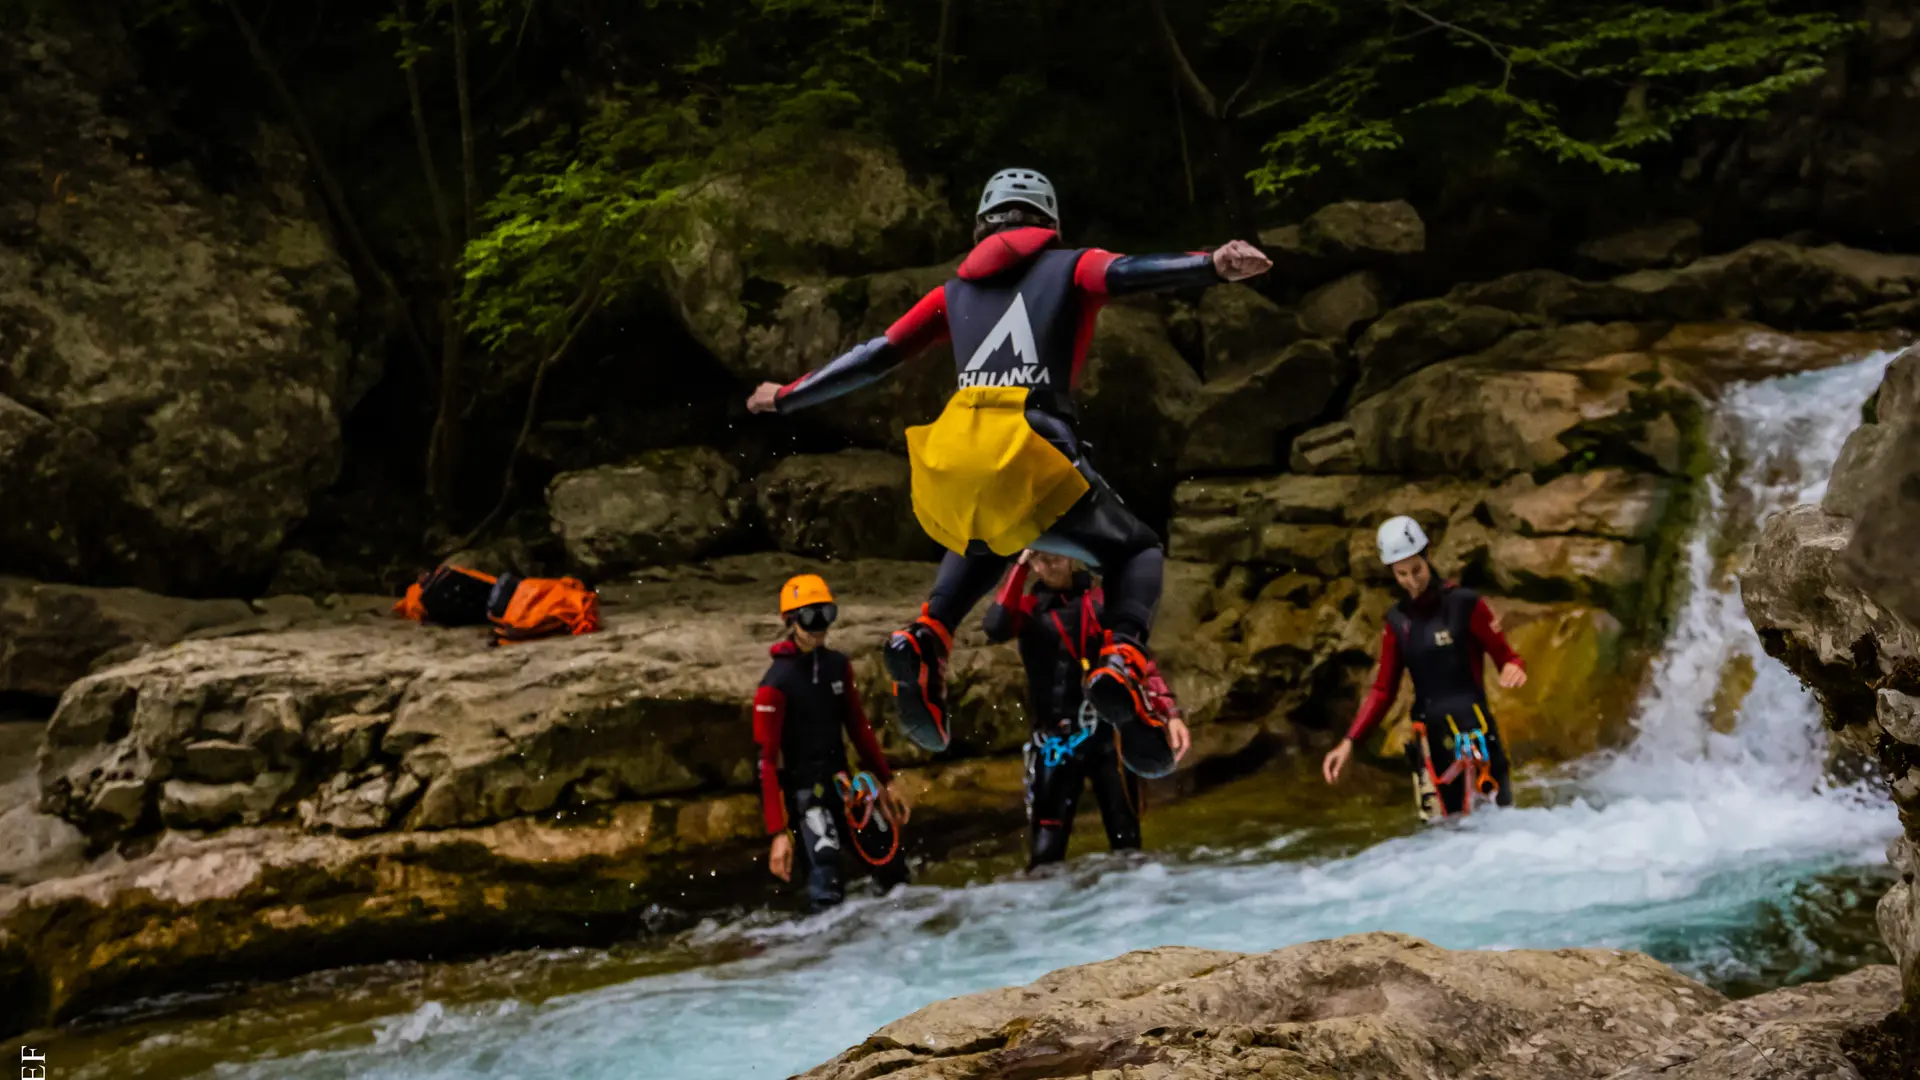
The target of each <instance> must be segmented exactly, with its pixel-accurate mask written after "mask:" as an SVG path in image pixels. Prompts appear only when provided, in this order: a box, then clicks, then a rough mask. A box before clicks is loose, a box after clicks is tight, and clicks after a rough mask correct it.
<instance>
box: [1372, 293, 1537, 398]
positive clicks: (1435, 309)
mask: <svg viewBox="0 0 1920 1080" xmlns="http://www.w3.org/2000/svg"><path fill="white" fill-rule="evenodd" d="M1527 325H1529V323H1528V321H1527V320H1526V319H1524V318H1522V317H1520V316H1518V315H1515V314H1514V313H1512V312H1510V311H1503V310H1501V309H1499V308H1494V307H1487V306H1484V305H1463V304H1457V303H1454V302H1453V301H1451V300H1416V301H1414V302H1413V303H1411V304H1407V305H1405V306H1404V307H1397V308H1394V309H1393V310H1392V311H1389V312H1387V313H1386V315H1384V316H1382V317H1381V319H1380V321H1379V322H1376V323H1374V324H1373V325H1372V326H1369V327H1367V331H1366V333H1364V334H1361V335H1360V340H1359V341H1358V342H1357V343H1355V345H1354V347H1353V353H1354V356H1355V357H1356V358H1357V359H1358V360H1359V366H1360V382H1359V385H1357V386H1355V387H1354V390H1353V397H1354V400H1356V401H1364V400H1365V399H1367V398H1370V397H1372V396H1373V395H1375V394H1378V393H1380V392H1381V391H1383V390H1385V389H1387V388H1388V387H1390V386H1392V385H1393V384H1394V383H1397V382H1399V381H1400V380H1401V379H1404V378H1406V377H1407V376H1408V375H1411V374H1413V373H1414V372H1416V371H1419V370H1420V369H1421V368H1424V367H1426V366H1428V365H1429V364H1434V363H1438V362H1439V361H1441V360H1446V359H1448V358H1450V357H1455V356H1465V355H1467V354H1469V353H1477V352H1480V351H1481V350H1483V349H1485V348H1487V347H1489V346H1491V345H1492V344H1494V343H1495V342H1497V341H1499V340H1500V339H1501V338H1503V337H1506V336H1507V335H1508V334H1511V333H1513V332H1514V331H1515V330H1519V329H1521V328H1523V327H1525V326H1527Z"/></svg>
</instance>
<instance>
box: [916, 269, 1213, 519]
mask: <svg viewBox="0 0 1920 1080" xmlns="http://www.w3.org/2000/svg"><path fill="white" fill-rule="evenodd" d="M949 377H950V376H949ZM1077 396H1078V398H1079V403H1080V417H1081V420H1080V424H1079V428H1080V434H1081V436H1082V437H1083V438H1085V439H1086V441H1087V442H1088V443H1089V444H1090V445H1091V446H1092V447H1093V450H1092V453H1091V456H1092V457H1093V460H1094V463H1095V466H1096V467H1097V468H1098V469H1099V470H1100V474H1101V475H1102V476H1104V477H1105V478H1106V479H1107V482H1108V483H1110V484H1112V485H1113V486H1114V488H1115V489H1116V490H1117V491H1119V492H1120V495H1121V497H1122V498H1125V499H1126V500H1127V501H1128V502H1129V503H1131V504H1133V506H1134V510H1135V512H1136V513H1140V514H1143V515H1144V516H1146V517H1147V518H1148V519H1149V520H1153V519H1157V518H1159V517H1161V516H1162V515H1163V514H1164V513H1165V509H1164V507H1165V505H1166V501H1167V498H1168V496H1169V493H1170V492H1171V491H1172V489H1173V481H1174V478H1175V475H1176V474H1175V472H1174V466H1175V464H1176V463H1177V462H1178V461H1179V459H1180V453H1181V450H1182V449H1183V448H1184V447H1185V445H1186V443H1187V429H1188V425H1189V424H1191V423H1192V421H1193V416H1194V411H1195V409H1196V408H1198V403H1199V400H1200V396H1201V389H1200V377H1199V376H1198V375H1196V374H1194V370H1193V367H1192V366H1191V365H1189V364H1188V363H1187V361H1186V358H1185V357H1183V356H1181V355H1180V353H1179V351H1178V350H1176V349H1175V348H1174V347H1173V342H1172V341H1171V340H1169V338H1168V336H1167V326H1166V323H1165V321H1164V320H1162V319H1161V317H1160V315H1159V313H1158V312H1156V311H1154V310H1152V309H1150V308H1147V307H1144V306H1143V307H1134V306H1128V305H1116V306H1114V307H1110V308H1108V309H1106V310H1105V311H1103V312H1101V314H1100V322H1099V324H1098V326H1097V327H1096V328H1095V330H1094V335H1093V342H1092V344H1091V345H1090V346H1089V347H1088V350H1087V367H1086V371H1085V372H1084V373H1083V374H1082V375H1081V378H1080V393H1079V394H1078V395H1077Z"/></svg>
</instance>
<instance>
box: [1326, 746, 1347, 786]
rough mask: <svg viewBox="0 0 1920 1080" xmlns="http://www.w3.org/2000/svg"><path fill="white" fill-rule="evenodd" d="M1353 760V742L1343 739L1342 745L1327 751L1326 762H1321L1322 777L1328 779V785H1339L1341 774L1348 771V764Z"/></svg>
mask: <svg viewBox="0 0 1920 1080" xmlns="http://www.w3.org/2000/svg"><path fill="white" fill-rule="evenodd" d="M1352 759H1353V740H1352V739H1341V740H1340V745H1339V746H1336V747H1334V748H1333V749H1331V750H1329V751H1327V756H1326V758H1325V760H1323V761H1321V762H1320V775H1322V776H1324V777H1326V778H1327V783H1329V784H1337V783H1339V782H1340V774H1341V773H1343V772H1345V771H1346V768H1347V762H1348V761H1351V760H1352Z"/></svg>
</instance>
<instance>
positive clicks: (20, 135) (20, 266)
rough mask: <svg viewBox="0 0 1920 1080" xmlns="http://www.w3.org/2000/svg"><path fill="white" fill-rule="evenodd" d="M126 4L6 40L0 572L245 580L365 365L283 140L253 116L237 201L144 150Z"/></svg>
mask: <svg viewBox="0 0 1920 1080" xmlns="http://www.w3.org/2000/svg"><path fill="white" fill-rule="evenodd" d="M119 20H120V13H119V12H118V11H117V10H115V9H114V8H113V7H112V6H110V5H100V6H98V9H97V10H95V11H93V12H91V16H89V15H88V14H82V13H78V12H72V11H69V10H68V9H67V8H65V7H62V8H60V9H58V10H57V11H56V10H55V9H48V10H47V13H46V14H45V16H44V18H42V19H41V20H40V21H37V22H34V23H32V24H30V25H29V26H27V27H26V28H24V29H21V30H20V31H19V32H18V33H14V32H9V34H8V35H7V39H6V41H5V43H4V44H0V70H4V71H5V73H6V79H5V86H6V89H5V91H4V92H0V112H4V113H5V114H6V115H7V116H8V117H9V118H10V119H9V122H8V123H7V124H6V125H5V128H4V130H3V131H0V237H4V239H0V342H4V343H5V345H4V349H3V350H0V388H3V389H4V392H3V393H0V451H4V452H5V456H6V457H7V459H8V460H7V462H6V464H4V465H0V569H5V570H8V571H11V572H16V573H27V574H31V575H33V576H36V577H46V578H64V579H69V580H71V579H76V578H84V579H85V580H89V581H94V582H103V581H117V582H123V583H127V584H135V585H141V586H143V587H147V588H152V589H157V590H169V589H173V590H182V591H197V590H208V589H212V588H215V587H218V586H221V585H227V584H231V583H236V582H248V581H255V580H259V579H262V578H264V576H265V575H266V574H267V573H269V572H270V571H271V570H272V568H273V565H274V558H275V554H276V552H277V551H278V549H279V547H280V545H281V542H282V540H283V539H284V537H285V536H286V534H287V531H288V530H289V529H290V528H291V527H293V526H294V525H295V524H297V523H298V522H299V521H300V520H301V519H302V518H303V517H304V516H305V515H306V513H307V508H308V500H309V497H310V496H311V495H312V494H313V493H314V492H315V491H317V490H319V489H320V488H322V487H324V486H326V485H327V484H329V483H331V482H332V481H333V479H334V477H335V474H336V473H337V471H338V468H339V463H340V455H341V436H340V416H341V414H342V413H343V412H344V411H345V410H346V409H347V408H348V407H350V406H351V405H352V404H353V403H354V402H355V401H356V400H357V399H358V397H359V395H361V394H362V393H364V392H365V390H366V389H367V388H368V386H370V385H371V382H372V381H373V379H374V378H375V377H377V370H376V369H375V368H374V367H372V366H371V365H369V364H368V363H366V362H364V361H362V360H361V359H360V358H358V357H356V355H355V352H354V350H353V348H352V346H351V345H349V343H348V335H349V333H350V332H351V330H352V326H351V322H352V320H353V318H354V316H355V311H356V309H357V290H356V287H355V285H354V280H353V277H352V275H351V274H350V273H349V272H348V269H347V267H346V265H345V263H344V262H343V261H342V259H341V258H340V256H339V254H338V253H337V252H336V251H335V250H334V245H333V241H332V239H331V237H330V236H329V234H328V231H327V228H326V226H325V225H324V224H323V223H322V222H323V217H322V215H321V214H320V213H319V212H318V209H317V208H316V207H315V206H312V205H309V203H308V198H307V192H308V185H307V183H306V180H305V171H304V166H303V163H302V161H301V159H300V156H299V154H298V153H297V152H295V151H294V150H292V149H291V148H290V147H291V144H290V139H289V137H288V136H286V135H285V134H284V133H282V132H278V131H276V130H272V129H262V130H261V131H260V132H258V134H257V137H256V138H255V140H254V142H253V143H252V145H251V146H249V147H248V148H247V151H248V152H249V153H250V154H251V155H252V157H253V160H254V162H255V163H256V165H257V167H258V170H259V176H260V183H259V184H258V185H256V186H253V187H250V188H247V189H244V190H242V191H240V192H238V193H236V194H234V195H222V194H219V193H216V192H214V191H212V190H210V189H209V188H208V186H207V185H206V184H205V183H203V182H202V180H201V179H200V177H199V176H198V175H197V174H196V173H195V172H194V170H193V168H192V167H191V166H189V165H185V164H179V165H173V166H168V167H165V168H161V167H156V166H154V165H152V164H150V163H149V161H148V158H149V157H150V156H153V155H150V154H149V153H148V151H149V150H150V149H151V148H152V147H153V146H154V145H156V144H159V143H163V142H164V141H166V140H168V139H170V138H171V137H172V135H171V133H170V132H168V131H167V130H166V128H165V125H164V124H163V123H162V122H160V121H159V120H158V119H157V118H158V116H159V114H160V110H159V108H158V107H157V106H156V105H155V104H154V103H153V102H151V101H149V100H148V98H147V96H146V94H147V92H146V90H145V89H144V88H143V87H142V86H141V85H140V84H139V81H138V76H137V72H136V70H135V68H134V65H133V59H132V54H131V50H130V48H129V46H128V44H127V42H126V41H125V37H124V30H123V29H122V27H121V25H120V22H119ZM23 454H24V455H27V457H25V458H24V459H23V458H22V457H21V456H20V455H23Z"/></svg>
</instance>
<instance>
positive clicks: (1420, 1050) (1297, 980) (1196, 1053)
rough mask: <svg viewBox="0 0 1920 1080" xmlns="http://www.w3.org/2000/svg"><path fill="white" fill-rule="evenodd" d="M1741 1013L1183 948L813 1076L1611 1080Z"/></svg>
mask: <svg viewBox="0 0 1920 1080" xmlns="http://www.w3.org/2000/svg"><path fill="white" fill-rule="evenodd" d="M1878 985H1879V987H1880V990H1881V993H1880V996H1879V999H1878V1000H1880V1001H1882V1002H1884V1001H1886V1000H1888V995H1887V994H1886V993H1885V980H1884V979H1882V980H1881V982H1880V983H1879V984H1878ZM1810 998H1811V995H1810V994H1809V995H1808V996H1807V997H1803V998H1802V999H1801V1000H1802V1002H1803V1003H1808V1004H1810V1003H1811V1001H1810ZM1726 1004H1727V1001H1726V999H1725V998H1724V997H1722V996H1721V995H1719V994H1717V993H1715V992H1714V991H1713V990H1711V989H1709V988H1707V987H1705V986H1702V985H1701V984H1699V983H1696V982H1694V981H1693V980H1691V979H1688V978H1686V977H1684V976H1682V975H1680V974H1679V973H1677V972H1675V971H1673V970H1672V969H1670V968H1668V967H1665V966H1664V965H1662V964H1660V963H1658V962H1656V961H1654V960H1652V959H1650V958H1648V957H1646V956H1642V955H1640V954H1638V953H1629V952H1621V951H1617V950H1612V949H1561V950H1557V951H1554V952H1544V951H1529V950H1514V951H1508V952H1449V951H1447V950H1445V949H1440V948H1437V947H1435V946H1433V945H1430V944H1428V943H1427V942H1424V941H1420V940H1418V939H1416V938H1411V937H1407V936H1404V935H1400V934H1388V933H1372V934H1359V935H1355V936H1352V937H1345V938H1336V939H1333V940H1330V941H1316V942H1310V943H1308V944H1304V945H1294V946H1291V947H1289V948H1285V949H1281V950H1279V951H1277V952H1271V953H1263V954H1253V955H1248V954H1243V953H1231V952H1216V951H1212V950H1205V949H1193V948H1183V947H1178V946H1169V947H1163V948H1159V949H1152V950H1147V951H1144V952H1134V953H1128V954H1126V955H1124V956H1120V957H1118V958H1116V959H1113V960H1107V961H1103V962H1101V963H1096V964H1088V965H1085V966H1082V967H1073V968H1065V969H1062V970H1060V971H1056V972H1053V973H1052V974H1049V975H1046V976H1043V977H1041V978H1040V979H1039V980H1037V981H1036V982H1034V983H1032V984H1031V985H1028V986H1020V987H1009V988H1006V989H1000V990H988V991H984V992H981V993H977V994H971V995H968V996H966V997H960V998H954V999H951V1000H948V1001H942V1002H937V1003H935V1004H933V1005H929V1006H927V1007H926V1008H923V1009H921V1010H919V1011H918V1012H915V1013H913V1014H911V1015H909V1016H906V1017H903V1018H902V1019H899V1020H896V1021H894V1022H893V1023H891V1024H889V1025H887V1026H886V1027H883V1028H881V1029H880V1030H879V1031H877V1032H875V1033H874V1034H873V1035H872V1036H870V1037H869V1038H867V1039H866V1040H865V1041H864V1042H862V1043H860V1044H859V1045H856V1046H854V1047H851V1048H850V1049H848V1050H847V1051H846V1052H844V1053H842V1054H841V1055H839V1056H838V1057H836V1058H834V1059H833V1060H832V1061H829V1062H827V1063H825V1064H823V1065H821V1066H819V1067H818V1068H815V1069H813V1070H812V1071H810V1072H808V1073H805V1074H803V1075H804V1077H805V1080H856V1078H865V1077H873V1076H880V1075H885V1076H888V1077H896V1078H898V1080H987V1078H988V1077H1007V1076H1020V1077H1028V1078H1031V1080H1056V1078H1057V1080H1067V1078H1075V1080H1080V1078H1085V1077H1088V1076H1093V1077H1098V1078H1100V1080H1107V1078H1109V1077H1112V1078H1115V1080H1134V1078H1136V1077H1138V1078H1140V1080H1146V1078H1148V1077H1166V1078H1168V1080H1174V1078H1185V1077H1193V1078H1195V1080H1199V1078H1203V1077H1205V1078H1218V1080H1256V1078H1261V1077H1278V1078H1295V1077H1297V1078H1301V1080H1305V1078H1307V1077H1321V1076H1340V1077H1347V1078H1350V1080H1425V1078H1427V1077H1436V1076H1471V1077H1476V1078H1481V1080H1523V1078H1524V1080H1534V1078H1536V1077H1546V1076H1551V1077H1585V1078H1592V1080H1601V1078H1604V1077H1606V1076H1608V1075H1610V1074H1612V1073H1613V1072H1614V1071H1615V1070H1618V1069H1622V1068H1626V1067H1629V1066H1631V1065H1633V1064H1634V1063H1635V1062H1636V1061H1638V1060H1641V1059H1644V1058H1646V1057H1648V1056H1650V1055H1654V1054H1658V1053H1660V1052H1662V1051H1664V1050H1666V1049H1667V1048H1668V1047H1669V1046H1670V1044H1671V1043H1672V1040H1673V1037H1674V1034H1675V1029H1676V1028H1680V1029H1681V1030H1685V1028H1686V1027H1688V1026H1691V1025H1693V1024H1695V1023H1699V1022H1702V1021H1705V1020H1707V1019H1708V1018H1709V1017H1712V1016H1714V1015H1715V1014H1716V1011H1717V1010H1719V1009H1721V1008H1723V1007H1724V1006H1726ZM1757 1012H1758V1013H1759V1014H1760V1015H1766V1016H1769V1017H1770V1018H1771V1017H1772V1016H1773V1015H1774V1012H1775V1010H1771V1009H1761V1010H1757ZM1727 1027H1729V1028H1731V1029H1733V1030H1738V1031H1742V1032H1744V1031H1746V1030H1747V1029H1746V1028H1745V1027H1740V1026H1737V1025H1736V1024H1732V1023H1730V1024H1728V1025H1727ZM1722 1049H1724V1048H1722ZM1811 1077H1812V1074H1806V1080H1811Z"/></svg>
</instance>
